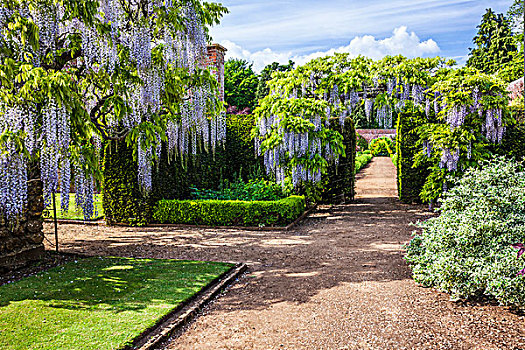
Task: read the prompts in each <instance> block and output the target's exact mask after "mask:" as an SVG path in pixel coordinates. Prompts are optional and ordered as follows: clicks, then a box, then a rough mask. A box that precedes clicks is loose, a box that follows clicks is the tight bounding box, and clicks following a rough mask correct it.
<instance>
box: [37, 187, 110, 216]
mask: <svg viewBox="0 0 525 350" xmlns="http://www.w3.org/2000/svg"><path fill="white" fill-rule="evenodd" d="M55 199H56V206H57V218H58V219H69V220H84V214H82V210H81V209H80V208H77V206H76V205H75V194H74V193H71V194H69V210H68V211H67V212H66V213H62V210H61V209H60V194H58V193H57V194H55ZM94 203H95V207H96V208H97V212H98V216H97V217H95V218H94V219H95V220H96V219H101V218H103V217H104V208H102V194H96V195H95V198H94ZM44 217H45V218H53V204H51V205H49V206H48V207H47V208H46V211H45V212H44Z"/></svg>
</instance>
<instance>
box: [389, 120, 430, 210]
mask: <svg viewBox="0 0 525 350" xmlns="http://www.w3.org/2000/svg"><path fill="white" fill-rule="evenodd" d="M425 123H427V119H426V117H425V115H424V114H423V113H422V112H420V111H418V110H408V111H405V112H402V113H400V114H399V117H398V121H397V135H396V156H397V158H396V163H397V164H396V166H397V191H398V195H399V199H400V200H401V201H402V202H405V203H413V202H415V203H419V202H420V201H421V200H420V198H419V194H420V193H421V190H422V189H423V185H424V184H425V180H426V179H427V177H428V175H429V173H430V172H429V170H428V169H427V168H428V166H429V164H428V163H425V162H424V161H422V162H421V163H420V164H418V165H414V158H415V155H416V154H417V153H419V152H420V150H421V148H422V146H421V144H420V138H419V135H418V133H417V128H418V127H420V126H422V125H424V124H425Z"/></svg>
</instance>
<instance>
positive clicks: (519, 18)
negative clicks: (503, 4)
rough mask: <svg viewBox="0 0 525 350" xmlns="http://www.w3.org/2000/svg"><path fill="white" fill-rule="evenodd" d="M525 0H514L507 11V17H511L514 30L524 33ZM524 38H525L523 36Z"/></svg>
mask: <svg viewBox="0 0 525 350" xmlns="http://www.w3.org/2000/svg"><path fill="white" fill-rule="evenodd" d="M523 8H524V2H523V0H514V2H513V3H512V5H511V6H510V8H509V10H508V11H507V17H508V18H509V20H510V22H511V24H512V27H513V30H514V31H515V32H516V33H517V34H520V33H521V34H522V35H523ZM522 39H523V38H522Z"/></svg>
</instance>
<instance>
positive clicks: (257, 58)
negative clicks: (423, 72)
mask: <svg viewBox="0 0 525 350" xmlns="http://www.w3.org/2000/svg"><path fill="white" fill-rule="evenodd" d="M221 45H223V46H224V47H226V48H227V49H228V52H227V53H226V54H227V57H228V58H241V59H245V60H247V61H249V62H253V68H254V70H255V71H257V72H259V71H261V70H262V69H263V68H264V66H266V65H267V64H270V63H272V62H280V63H287V62H288V60H289V59H291V60H293V61H294V62H296V64H298V65H301V64H304V63H306V62H308V61H310V60H312V59H314V58H317V57H323V56H327V55H332V54H334V53H335V52H339V53H349V54H350V55H351V56H357V55H364V56H367V57H370V58H373V59H380V58H382V57H385V56H388V55H399V54H401V55H404V56H407V57H417V56H425V55H432V54H437V53H438V52H439V51H440V48H439V46H438V44H437V43H436V42H435V41H434V40H432V39H428V40H426V41H421V40H420V39H419V37H418V36H417V35H416V33H414V32H410V33H409V32H408V31H407V27H406V26H401V27H398V28H396V29H394V31H393V33H392V36H391V37H388V38H385V39H376V38H375V37H373V36H371V35H365V36H356V37H355V38H353V39H352V40H351V41H350V43H349V44H348V45H346V46H341V47H338V48H332V49H329V50H326V51H317V52H313V53H310V54H306V55H294V54H293V52H291V51H289V52H274V51H273V50H272V49H270V48H266V49H264V50H260V51H256V52H250V51H248V50H245V49H243V48H242V47H241V46H239V45H237V44H236V43H234V42H232V41H229V40H224V41H222V42H221Z"/></svg>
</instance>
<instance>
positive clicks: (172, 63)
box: [0, 0, 226, 220]
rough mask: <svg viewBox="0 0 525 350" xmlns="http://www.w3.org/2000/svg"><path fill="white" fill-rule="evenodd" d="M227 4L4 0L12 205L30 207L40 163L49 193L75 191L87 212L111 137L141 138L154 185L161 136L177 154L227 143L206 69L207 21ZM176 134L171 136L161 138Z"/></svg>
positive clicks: (0, 175) (4, 157)
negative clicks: (31, 166)
mask: <svg viewBox="0 0 525 350" xmlns="http://www.w3.org/2000/svg"><path fill="white" fill-rule="evenodd" d="M225 11H226V9H225V8H223V7H222V6H220V5H214V6H211V7H207V8H205V7H204V6H202V5H201V3H200V2H199V1H186V0H181V1H172V0H138V1H127V0H99V1H98V0H91V1H86V2H82V3H79V2H76V1H73V0H65V1H60V2H58V1H46V0H18V1H7V0H5V1H4V0H2V1H1V6H0V29H1V30H2V31H1V34H0V36H1V37H0V48H2V50H0V56H1V57H0V58H2V61H3V62H10V61H4V60H3V59H7V58H9V59H12V60H13V62H16V63H15V64H14V65H8V64H1V65H0V71H2V73H3V76H5V77H12V79H11V80H10V81H2V89H1V90H0V95H1V97H2V101H3V102H2V104H1V105H0V114H2V116H3V117H2V118H0V132H1V136H2V138H1V139H0V140H1V141H0V212H1V213H3V214H4V215H5V216H6V217H7V218H8V219H9V220H15V219H16V218H17V217H18V216H19V215H20V214H21V213H22V212H23V210H24V208H25V205H26V202H27V191H28V187H27V182H28V180H29V179H28V162H29V161H32V160H38V163H39V168H40V178H41V180H42V182H43V187H44V200H45V203H46V204H49V203H50V202H51V200H52V196H53V195H54V194H56V193H60V194H61V197H62V200H61V207H62V210H67V209H68V206H69V192H70V189H71V188H72V187H74V188H75V192H76V204H77V205H78V206H79V207H80V208H82V210H83V212H84V216H85V218H86V219H88V218H91V217H93V216H95V215H96V213H95V212H94V206H93V194H94V193H95V178H96V173H97V170H96V168H97V167H98V163H100V160H99V159H98V158H97V157H96V154H98V153H99V150H100V148H101V144H102V141H101V139H102V138H103V139H106V140H124V139H126V140H128V141H131V142H134V143H135V145H136V155H137V161H138V179H137V180H138V182H139V185H140V186H141V188H142V189H143V190H144V191H145V192H149V191H150V190H151V172H152V165H153V161H154V159H155V157H157V158H158V157H159V151H160V149H161V140H162V139H167V145H168V148H169V151H170V153H171V154H173V153H176V154H178V155H186V154H189V153H190V152H191V153H195V152H197V150H198V149H199V148H200V145H204V148H205V149H209V148H211V149H215V147H216V146H217V145H219V144H221V143H223V142H224V139H225V118H224V115H223V114H222V113H221V108H222V107H221V103H220V101H219V100H218V97H217V95H216V82H215V80H214V77H213V75H211V74H210V73H209V72H208V71H207V69H206V52H207V51H206V49H207V48H206V42H207V26H209V25H211V24H213V23H217V22H218V19H219V18H220V16H221V15H222V13H224V12H225ZM161 133H165V134H166V137H161Z"/></svg>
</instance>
